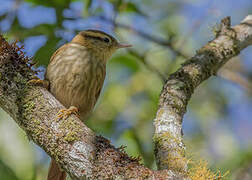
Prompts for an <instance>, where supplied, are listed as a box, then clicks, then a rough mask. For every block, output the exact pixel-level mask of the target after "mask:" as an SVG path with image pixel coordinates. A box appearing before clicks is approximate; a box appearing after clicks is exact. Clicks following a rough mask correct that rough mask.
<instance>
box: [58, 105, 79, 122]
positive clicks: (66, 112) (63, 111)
mask: <svg viewBox="0 0 252 180" xmlns="http://www.w3.org/2000/svg"><path fill="white" fill-rule="evenodd" d="M71 114H74V115H76V116H77V117H78V118H80V112H79V109H78V108H77V107H75V106H70V107H69V108H68V109H61V110H60V111H59V112H58V117H59V118H63V119H66V118H68V117H69V116H70V115H71Z"/></svg>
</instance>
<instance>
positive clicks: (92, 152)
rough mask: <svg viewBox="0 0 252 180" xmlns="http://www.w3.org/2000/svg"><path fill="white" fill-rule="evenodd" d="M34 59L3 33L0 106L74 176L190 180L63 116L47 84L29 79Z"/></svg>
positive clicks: (31, 77)
mask: <svg viewBox="0 0 252 180" xmlns="http://www.w3.org/2000/svg"><path fill="white" fill-rule="evenodd" d="M28 60H29V59H27V58H25V57H24V55H23V52H22V51H21V50H20V48H19V47H17V46H16V44H15V43H14V44H11V45H10V44H8V43H7V42H6V40H5V39H4V38H3V37H2V36H1V35H0V107H1V108H3V109H4V110H5V111H6V112H7V113H8V114H9V115H10V116H11V117H12V118H13V119H14V120H15V121H16V122H17V124H18V125H19V126H20V127H21V128H22V129H23V130H24V131H25V132H26V134H27V136H28V137H29V139H31V140H33V141H34V142H35V143H36V144H37V145H39V146H40V147H41V148H43V149H44V150H45V152H46V153H47V154H48V155H49V156H51V157H52V158H54V159H55V160H56V162H57V163H58V164H59V165H60V166H61V168H62V169H64V170H65V171H66V172H67V173H68V174H69V175H70V176H71V177H72V179H118V180H119V179H160V180H161V179H185V177H186V176H185V175H184V174H179V173H173V172H172V171H169V170H162V171H153V170H150V169H148V168H146V167H144V166H143V165H141V164H140V163H139V159H138V158H133V157H129V156H128V155H127V154H126V153H125V152H124V150H123V148H115V147H114V146H112V145H111V144H110V142H109V141H108V140H107V139H105V138H103V137H101V136H97V135H95V133H94V132H92V131H91V130H90V129H89V128H88V127H86V126H85V125H84V124H83V123H82V122H81V121H80V120H79V119H78V118H77V117H76V116H74V115H71V116H70V117H69V118H67V119H58V117H57V112H58V111H59V110H60V109H62V108H64V107H63V106H62V105H61V104H60V103H59V102H58V101H57V100H56V99H55V97H54V96H52V95H51V94H50V93H49V92H48V91H47V90H46V89H45V88H43V87H39V86H32V85H30V83H28V82H29V80H31V79H33V77H34V72H33V71H32V69H31V64H29V63H28Z"/></svg>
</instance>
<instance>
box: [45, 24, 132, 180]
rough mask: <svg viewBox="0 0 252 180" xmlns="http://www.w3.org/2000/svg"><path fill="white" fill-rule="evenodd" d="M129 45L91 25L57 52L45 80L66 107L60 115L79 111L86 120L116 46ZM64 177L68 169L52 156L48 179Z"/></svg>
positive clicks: (82, 118) (62, 116)
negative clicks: (91, 27) (63, 167)
mask: <svg viewBox="0 0 252 180" xmlns="http://www.w3.org/2000/svg"><path fill="white" fill-rule="evenodd" d="M127 47H131V45H129V44H122V43H119V42H118V41H117V40H116V39H115V38H114V37H113V36H111V35H109V34H107V33H105V32H103V31H100V30H93V29H88V30H84V31H81V32H79V33H78V34H77V35H76V36H75V37H74V38H73V39H72V40H71V42H69V43H66V44H64V45H63V46H61V47H60V48H59V49H58V50H56V51H55V52H54V54H53V55H52V57H51V59H50V62H49V64H48V66H47V68H46V73H45V80H44V81H43V84H46V85H45V86H46V87H47V88H48V90H49V91H50V92H51V93H52V95H54V96H55V97H56V99H57V100H58V101H59V102H61V103H62V104H63V105H64V106H65V107H66V108H67V109H62V110H60V111H59V114H58V116H59V118H66V117H68V116H69V115H71V114H76V115H78V116H79V117H80V119H81V120H82V121H83V122H85V119H87V117H88V116H89V115H90V113H91V112H92V110H93V108H94V106H95V104H96V102H97V99H98V97H99V95H100V92H101V89H102V86H103V83H104V79H105V76H106V64H107V62H108V60H109V58H110V57H111V56H112V54H113V53H114V52H115V51H116V50H117V49H120V48H127ZM65 179H66V173H65V172H64V171H62V170H61V169H60V168H59V166H58V164H57V162H56V161H55V160H53V159H52V160H51V164H50V167H49V172H48V176H47V180H65Z"/></svg>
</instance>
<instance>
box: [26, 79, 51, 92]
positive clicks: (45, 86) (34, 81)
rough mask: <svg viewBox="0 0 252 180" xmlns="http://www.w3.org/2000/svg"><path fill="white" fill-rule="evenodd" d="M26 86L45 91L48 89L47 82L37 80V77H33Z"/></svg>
mask: <svg viewBox="0 0 252 180" xmlns="http://www.w3.org/2000/svg"><path fill="white" fill-rule="evenodd" d="M28 84H30V85H35V86H41V87H44V88H46V89H49V81H47V80H42V79H39V78H38V77H37V76H34V78H33V79H31V80H30V81H28Z"/></svg>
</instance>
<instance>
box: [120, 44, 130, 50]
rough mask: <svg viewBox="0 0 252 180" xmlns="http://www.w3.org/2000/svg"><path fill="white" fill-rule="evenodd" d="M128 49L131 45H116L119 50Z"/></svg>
mask: <svg viewBox="0 0 252 180" xmlns="http://www.w3.org/2000/svg"><path fill="white" fill-rule="evenodd" d="M128 47H132V45H131V44H121V43H118V45H117V48H118V49H119V48H128Z"/></svg>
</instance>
